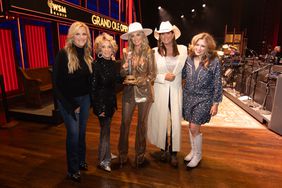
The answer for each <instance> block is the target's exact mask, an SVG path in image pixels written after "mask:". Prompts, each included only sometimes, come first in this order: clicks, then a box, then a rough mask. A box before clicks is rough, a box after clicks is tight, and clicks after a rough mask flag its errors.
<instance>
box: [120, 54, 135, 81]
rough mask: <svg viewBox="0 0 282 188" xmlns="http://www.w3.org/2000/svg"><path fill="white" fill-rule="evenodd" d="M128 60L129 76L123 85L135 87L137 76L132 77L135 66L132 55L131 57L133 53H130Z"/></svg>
mask: <svg viewBox="0 0 282 188" xmlns="http://www.w3.org/2000/svg"><path fill="white" fill-rule="evenodd" d="M127 58H128V61H127V62H128V75H127V76H126V77H125V79H124V81H123V84H127V85H134V84H136V82H137V80H136V78H135V76H134V75H132V72H133V71H132V68H133V65H132V55H131V52H128V54H127Z"/></svg>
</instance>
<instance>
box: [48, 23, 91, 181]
mask: <svg viewBox="0 0 282 188" xmlns="http://www.w3.org/2000/svg"><path fill="white" fill-rule="evenodd" d="M91 50H92V49H91V40H90V32H89V28H88V27H87V26H86V25H85V24H84V23H82V22H74V23H73V24H72V25H71V26H70V28H69V31H68V35H67V39H66V44H65V47H64V48H63V49H62V50H60V51H59V53H58V55H57V57H56V61H55V64H54V66H53V88H54V93H55V96H56V99H57V102H58V106H59V110H60V112H61V115H62V117H63V119H64V123H65V127H66V130H67V137H66V154H67V170H68V173H67V175H68V177H69V179H71V180H72V181H76V182H80V170H88V166H87V163H86V160H85V158H86V157H85V155H86V143H85V132H86V123H87V119H88V115H89V112H88V111H89V107H90V82H89V80H90V75H91V73H92V65H91V64H92V60H93V59H92V57H91Z"/></svg>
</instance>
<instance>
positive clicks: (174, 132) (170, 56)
mask: <svg viewBox="0 0 282 188" xmlns="http://www.w3.org/2000/svg"><path fill="white" fill-rule="evenodd" d="M180 35H181V32H180V30H179V29H178V28H177V27H176V26H175V25H172V24H171V23H170V22H169V21H166V22H162V23H161V24H160V28H159V30H157V29H155V32H154V37H155V38H156V39H157V40H158V47H156V48H154V50H155V51H156V53H155V59H156V63H157V77H156V80H155V83H154V94H155V101H154V103H153V104H152V107H151V109H150V112H149V117H148V134H147V135H148V139H149V141H150V142H151V143H152V144H154V145H156V146H157V147H159V148H160V149H161V151H160V152H154V153H151V156H152V157H153V158H155V159H157V160H160V161H163V162H168V160H169V161H170V164H171V165H172V166H173V167H177V166H178V160H177V156H176V154H177V152H178V151H180V138H181V119H182V84H181V83H182V78H181V72H182V68H183V66H184V63H185V60H186V58H187V47H186V46H184V45H177V43H176V39H177V38H179V37H180ZM169 133H170V134H169ZM169 137H170V142H169V139H168V138H169Z"/></svg>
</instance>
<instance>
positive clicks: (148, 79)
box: [118, 22, 156, 168]
mask: <svg viewBox="0 0 282 188" xmlns="http://www.w3.org/2000/svg"><path fill="white" fill-rule="evenodd" d="M151 33H152V30H151V29H146V28H144V29H143V27H142V25H141V24H140V23H138V22H134V23H131V24H130V25H129V30H128V32H127V33H125V34H123V35H121V39H123V40H128V47H127V48H125V49H123V56H124V63H123V65H122V69H121V75H122V76H125V75H127V74H128V73H129V72H131V74H132V75H133V76H134V77H135V78H136V83H132V84H130V83H129V84H126V85H125V87H124V90H123V97H122V120H121V127H120V137H119V145H118V151H119V163H120V167H122V166H123V165H124V164H125V163H126V162H127V154H128V136H129V128H130V124H131V119H132V115H133V112H134V109H135V107H136V106H137V107H138V123H137V130H136V137H135V161H134V165H133V166H134V167H137V168H138V167H143V166H145V165H146V164H147V162H148V161H147V160H146V159H145V151H146V134H147V118H148V113H149V110H150V107H151V105H152V102H153V93H152V87H153V82H154V80H155V78H156V65H155V61H154V54H153V51H152V49H151V48H150V46H149V42H148V39H147V36H148V35H150V34H151ZM130 70H131V71H130Z"/></svg>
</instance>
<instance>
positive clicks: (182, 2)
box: [140, 0, 282, 54]
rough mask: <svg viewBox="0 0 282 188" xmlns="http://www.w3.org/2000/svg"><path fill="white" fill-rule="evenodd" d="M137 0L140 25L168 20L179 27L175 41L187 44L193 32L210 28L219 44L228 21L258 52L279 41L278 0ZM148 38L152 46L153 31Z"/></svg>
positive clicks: (281, 24)
mask: <svg viewBox="0 0 282 188" xmlns="http://www.w3.org/2000/svg"><path fill="white" fill-rule="evenodd" d="M203 3H206V8H202V4H203ZM140 4H141V10H142V14H141V19H142V23H143V26H144V27H149V28H156V27H158V26H159V24H160V22H161V21H166V20H170V21H171V22H172V23H173V24H175V25H177V26H178V27H179V29H180V30H181V31H182V36H181V37H180V38H179V39H178V43H182V44H185V45H187V44H188V43H189V42H190V41H191V38H192V36H193V35H195V34H197V33H199V32H209V33H211V34H212V35H213V36H214V37H215V39H216V41H217V43H218V44H219V45H221V44H223V42H224V31H225V26H226V25H227V28H228V30H229V31H234V29H235V31H239V32H241V31H244V32H245V33H246V37H247V46H248V48H250V49H253V50H255V51H256V52H257V53H258V54H264V53H266V48H267V46H271V48H273V47H274V46H275V45H282V18H281V16H282V14H281V10H282V1H281V0H193V1H192V0H142V1H140ZM158 6H161V7H162V8H163V9H162V10H158ZM193 8H194V9H195V11H196V12H195V13H191V10H192V9H193ZM182 14H184V15H185V18H184V19H182V18H180V16H181V15H182ZM149 40H150V43H151V46H155V45H156V40H155V39H154V38H153V35H151V36H149Z"/></svg>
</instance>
